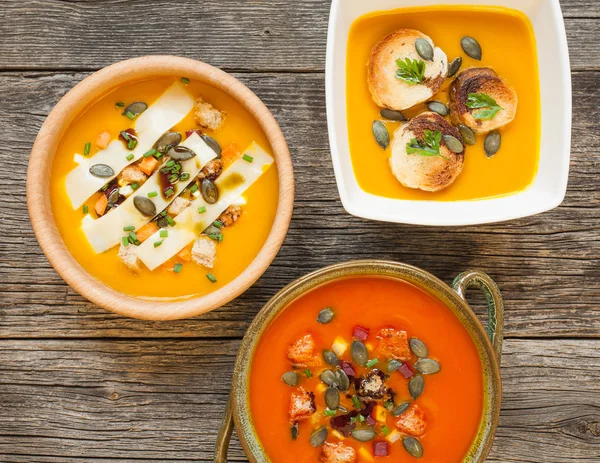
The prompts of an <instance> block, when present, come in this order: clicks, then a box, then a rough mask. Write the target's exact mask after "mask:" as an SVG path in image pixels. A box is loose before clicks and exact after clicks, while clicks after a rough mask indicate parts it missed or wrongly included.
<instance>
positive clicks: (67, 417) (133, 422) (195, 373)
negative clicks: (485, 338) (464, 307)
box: [0, 340, 600, 463]
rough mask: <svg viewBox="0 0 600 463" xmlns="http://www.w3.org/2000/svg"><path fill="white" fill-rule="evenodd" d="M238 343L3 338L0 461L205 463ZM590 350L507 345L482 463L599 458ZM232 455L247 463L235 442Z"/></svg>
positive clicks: (597, 376)
mask: <svg viewBox="0 0 600 463" xmlns="http://www.w3.org/2000/svg"><path fill="white" fill-rule="evenodd" d="M238 346H239V341H233V340H232V341H223V340H213V341H192V340H190V341H181V340H180V341H172V340H163V341H152V342H148V341H137V342H131V341H115V340H95V341H94V340H87V341H66V340H62V341H4V342H2V344H1V345H0V391H2V393H1V394H0V406H1V407H2V410H3V413H2V414H1V415H0V455H3V457H2V461H23V460H27V461H52V462H58V461H68V460H67V459H78V460H79V461H89V460H91V459H93V458H99V459H108V458H115V459H123V460H126V459H127V460H128V461H132V460H133V456H134V455H135V459H141V460H160V461H167V460H179V459H180V460H186V461H209V460H210V458H211V454H212V449H213V444H214V442H215V438H216V433H217V428H218V426H219V423H220V419H221V414H222V412H223V410H224V407H225V402H226V399H227V393H228V389H229V383H230V378H231V374H232V368H233V361H234V358H235V354H236V351H237V348H238ZM598 349H600V341H598V340H595V341H592V340H589V341H586V340H578V341H572V340H558V341H556V340H510V341H507V342H506V345H505V349H504V357H503V368H502V373H503V378H504V403H503V409H502V416H501V420H500V427H499V429H498V434H497V439H496V442H495V445H494V448H493V451H492V455H491V458H490V460H489V461H490V462H507V461H511V462H523V463H525V462H527V463H530V462H538V461H543V462H544V463H571V462H573V463H574V462H577V463H582V462H589V463H592V462H596V461H599V459H600V399H599V397H600V373H599V372H600V358H599V357H598V355H597V352H598ZM565 449H568V451H567V450H565ZM230 454H231V457H232V460H242V461H245V459H244V458H243V455H242V453H241V449H240V446H239V443H238V442H237V441H235V442H234V444H233V448H232V451H231V453H230ZM7 455H8V456H11V458H13V460H8V459H7V457H5V456H7ZM27 455H37V456H40V460H37V458H31V459H30V458H28V457H27ZM19 457H21V458H22V460H19ZM42 458H43V459H42ZM130 458H131V459H132V460H129V459H130Z"/></svg>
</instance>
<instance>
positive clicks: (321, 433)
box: [309, 426, 327, 447]
mask: <svg viewBox="0 0 600 463" xmlns="http://www.w3.org/2000/svg"><path fill="white" fill-rule="evenodd" d="M326 439H327V428H326V427H325V426H321V427H320V428H317V429H315V430H314V431H313V432H312V434H311V435H310V440H309V442H310V445H312V446H313V447H321V445H323V443H325V440H326Z"/></svg>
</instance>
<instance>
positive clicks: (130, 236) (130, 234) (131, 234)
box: [129, 231, 138, 242]
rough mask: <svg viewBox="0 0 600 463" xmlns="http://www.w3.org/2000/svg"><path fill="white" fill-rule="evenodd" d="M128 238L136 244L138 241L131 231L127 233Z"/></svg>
mask: <svg viewBox="0 0 600 463" xmlns="http://www.w3.org/2000/svg"><path fill="white" fill-rule="evenodd" d="M129 238H131V239H132V240H133V242H136V241H137V240H138V238H137V235H136V234H135V232H133V231H132V232H129Z"/></svg>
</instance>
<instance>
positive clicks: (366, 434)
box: [352, 428, 376, 442]
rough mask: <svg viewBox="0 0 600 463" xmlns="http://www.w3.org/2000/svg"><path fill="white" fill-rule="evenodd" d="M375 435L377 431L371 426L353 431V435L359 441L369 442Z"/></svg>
mask: <svg viewBox="0 0 600 463" xmlns="http://www.w3.org/2000/svg"><path fill="white" fill-rule="evenodd" d="M375 436H376V433H375V431H373V430H372V429H370V428H366V429H355V430H354V431H352V437H354V438H355V439H356V440H357V441H359V442H369V441H370V440H373V438H374V437H375Z"/></svg>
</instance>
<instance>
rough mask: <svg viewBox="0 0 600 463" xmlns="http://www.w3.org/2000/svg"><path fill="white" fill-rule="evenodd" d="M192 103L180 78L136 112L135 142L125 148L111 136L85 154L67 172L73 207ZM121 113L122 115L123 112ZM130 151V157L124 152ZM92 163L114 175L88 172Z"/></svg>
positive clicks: (174, 122)
mask: <svg viewBox="0 0 600 463" xmlns="http://www.w3.org/2000/svg"><path fill="white" fill-rule="evenodd" d="M193 107H194V97H193V96H192V95H191V94H190V93H189V92H188V91H187V90H186V88H185V86H184V85H183V84H181V83H180V82H176V83H174V84H173V85H171V86H170V87H169V88H168V89H167V90H166V91H165V92H164V93H163V94H162V95H161V96H160V97H159V98H158V99H157V100H156V101H155V102H154V103H153V104H152V105H151V106H150V107H148V109H146V111H144V112H143V113H142V114H140V115H139V116H138V117H137V119H136V121H135V125H134V130H135V131H136V136H137V137H138V143H137V145H136V147H135V149H134V150H129V149H127V147H126V146H125V143H123V142H122V141H121V140H118V139H117V140H113V141H112V142H111V143H110V144H109V145H108V146H107V147H106V149H104V150H102V151H99V152H97V153H96V154H95V155H94V156H92V157H90V158H85V159H84V160H83V161H82V162H81V163H80V164H79V165H78V166H77V167H76V168H75V169H73V170H72V171H71V172H69V173H68V174H67V178H66V189H67V196H68V197H69V199H70V200H71V205H72V206H73V209H78V208H79V207H81V205H82V204H83V203H84V202H85V201H86V200H87V199H88V198H89V197H90V196H92V195H93V194H94V193H95V192H96V191H98V190H99V189H100V188H102V187H103V186H104V185H105V184H106V183H108V182H110V181H111V180H112V179H113V178H115V177H116V176H117V175H118V174H119V172H121V171H122V170H123V169H124V168H125V167H127V166H128V165H129V164H132V163H134V162H135V161H137V160H138V159H140V158H141V157H142V156H143V154H144V153H146V152H147V151H149V150H151V149H152V147H153V146H154V143H155V142H156V141H157V140H158V139H159V138H160V137H161V135H163V134H164V133H165V132H166V131H168V130H169V129H170V128H171V127H173V126H174V125H177V124H178V123H179V122H181V120H182V119H183V118H184V117H185V116H186V115H187V114H188V113H189V112H190V111H191V110H192V108H193ZM123 117H124V116H123ZM130 154H133V158H132V159H131V160H127V156H129V155H130ZM95 164H105V165H107V166H110V167H111V168H112V170H113V171H114V173H115V175H113V176H112V177H106V178H99V177H96V176H94V175H92V174H91V173H90V167H91V166H93V165H95Z"/></svg>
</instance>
